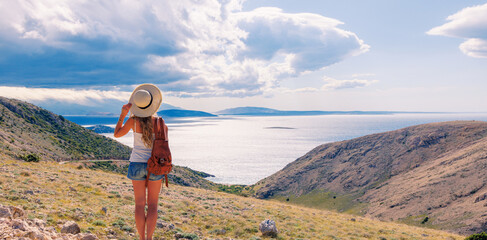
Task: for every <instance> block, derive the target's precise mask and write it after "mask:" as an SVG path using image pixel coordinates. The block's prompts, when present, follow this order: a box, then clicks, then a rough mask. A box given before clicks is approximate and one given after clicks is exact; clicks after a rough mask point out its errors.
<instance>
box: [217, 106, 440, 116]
mask: <svg viewBox="0 0 487 240" xmlns="http://www.w3.org/2000/svg"><path fill="white" fill-rule="evenodd" d="M396 113H428V112H401V111H321V110H311V111H297V110H289V111H288V110H277V109H273V108H264V107H250V106H248V107H235V108H227V109H224V110H220V111H218V112H216V114H218V115H237V116H239V115H240V116H313V115H389V114H396ZM435 113H441V112H435Z"/></svg>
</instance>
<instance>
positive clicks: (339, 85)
mask: <svg viewBox="0 0 487 240" xmlns="http://www.w3.org/2000/svg"><path fill="white" fill-rule="evenodd" d="M323 80H324V81H325V82H326V83H325V84H324V85H323V86H322V87H321V89H322V90H338V89H345V88H359V87H367V86H370V85H371V84H373V83H376V82H378V81H377V80H365V79H351V80H337V79H334V78H330V77H323Z"/></svg>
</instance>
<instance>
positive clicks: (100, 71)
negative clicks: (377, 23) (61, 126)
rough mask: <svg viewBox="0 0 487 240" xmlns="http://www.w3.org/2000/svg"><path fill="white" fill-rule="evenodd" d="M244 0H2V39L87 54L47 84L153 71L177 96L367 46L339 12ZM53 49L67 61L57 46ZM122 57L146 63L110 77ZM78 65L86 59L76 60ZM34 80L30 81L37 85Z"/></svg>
mask: <svg viewBox="0 0 487 240" xmlns="http://www.w3.org/2000/svg"><path fill="white" fill-rule="evenodd" d="M242 4H243V1H242V0H178V1H173V0H142V1H122V0H94V1H68V0H35V1H34V0H19V1H2V2H0V15H1V16H2V18H0V46H2V45H12V46H14V47H13V48H12V49H16V51H18V52H29V53H36V54H42V53H43V51H45V49H46V48H50V49H51V48H53V49H60V50H63V51H67V52H69V54H67V55H66V54H63V55H62V56H71V55H74V56H77V55H80V56H84V57H83V58H79V59H78V58H76V57H75V58H74V59H75V60H73V61H74V62H73V63H72V64H71V63H70V64H69V65H70V69H69V71H66V72H67V74H71V75H68V76H64V75H63V76H59V78H56V77H57V76H56V75H49V74H46V76H42V84H40V85H41V86H45V85H50V84H51V85H53V86H58V85H59V83H65V82H67V80H65V79H67V78H68V77H69V78H70V79H74V80H69V81H70V83H65V84H66V85H70V84H75V83H78V84H79V83H82V82H87V80H85V79H86V76H85V75H83V73H86V72H92V73H96V74H95V75H96V76H98V77H96V76H93V77H91V79H92V80H90V81H91V82H90V83H89V84H92V85H96V84H94V83H93V81H100V82H101V81H104V84H109V85H114V84H117V83H118V84H122V85H123V84H128V85H131V84H135V82H133V81H134V80H131V79H148V80H149V81H151V82H153V83H155V84H158V85H159V86H161V87H164V88H166V89H167V90H168V91H169V92H170V93H171V94H174V95H175V96H189V97H205V96H236V97H244V96H254V95H266V94H269V93H271V92H272V90H273V89H274V88H277V87H278V86H279V82H280V79H281V78H283V77H289V76H299V75H300V74H303V73H307V72H311V71H316V70H319V69H322V68H324V67H326V66H329V65H331V64H333V63H336V62H339V61H342V60H344V59H346V58H349V57H352V56H355V55H358V54H361V53H363V52H366V51H367V50H368V49H369V46H368V45H366V44H365V43H364V42H363V41H362V40H360V39H359V38H358V37H357V36H356V34H354V33H352V32H350V31H346V30H343V29H341V28H340V27H339V26H340V25H341V24H343V23H342V22H340V21H338V20H336V19H332V18H327V17H324V16H321V15H318V14H312V13H293V14H291V13H285V12H283V11H282V10H281V9H278V8H259V9H255V10H253V11H249V12H242V11H241V8H242ZM15 46H16V47H15ZM87 54H91V55H92V56H91V55H88V56H89V57H86V55H87ZM46 55H47V54H46ZM46 57H47V58H49V57H53V58H56V59H58V61H62V60H59V58H58V55H56V54H51V55H48V56H46ZM80 59H81V60H80ZM7 61H8V59H7ZM80 61H82V62H80ZM92 61H96V62H95V63H93V62H92ZM117 61H125V62H124V63H128V64H126V65H128V66H137V68H136V70H133V69H130V70H129V69H126V70H125V71H139V72H138V73H132V72H131V73H130V74H129V73H125V74H126V75H125V76H127V79H125V80H124V79H120V78H118V76H115V77H113V79H108V78H107V76H108V77H109V76H110V74H109V73H120V76H124V72H123V71H124V68H123V67H122V68H121V67H120V65H119V64H117ZM26 64H29V63H26ZM61 64H62V63H59V65H61ZM78 65H79V68H81V69H76V68H77V67H78ZM29 66H31V65H29ZM123 66H125V65H123ZM47 67H48V66H47ZM53 68H54V69H53V70H52V71H49V70H50V69H47V70H45V71H44V72H42V73H49V72H53V73H56V71H59V66H55V67H53ZM107 68H109V69H107ZM39 69H42V68H32V67H27V68H25V69H24V71H25V72H26V73H25V74H26V76H39V74H37V73H38V72H35V71H40V70H39ZM29 71H34V72H29ZM41 71H42V70H41ZM70 71H72V72H70ZM137 74H138V75H137ZM112 75H113V74H112ZM128 76H130V78H128ZM16 78H17V79H18V78H19V76H18V74H17V75H14V76H13V77H10V78H6V77H4V78H2V81H11V82H9V83H10V84H16V83H15V82H14V80H9V79H16ZM49 79H52V81H51V80H49ZM93 79H95V80H93ZM97 79H100V80H97ZM39 81H40V80H39ZM143 81H145V80H143ZM28 82H29V81H24V82H23V83H25V84H27V85H28V84H29V83H28ZM31 82H32V83H31V85H30V86H39V85H35V83H34V82H35V80H32V81H31Z"/></svg>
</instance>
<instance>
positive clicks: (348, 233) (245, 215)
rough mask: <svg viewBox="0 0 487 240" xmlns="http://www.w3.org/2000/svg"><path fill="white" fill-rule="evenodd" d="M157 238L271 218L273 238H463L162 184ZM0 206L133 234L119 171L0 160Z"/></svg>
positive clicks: (248, 225) (244, 235)
mask: <svg viewBox="0 0 487 240" xmlns="http://www.w3.org/2000/svg"><path fill="white" fill-rule="evenodd" d="M159 201H160V204H159V214H158V227H157V229H156V232H155V237H157V239H161V238H165V239H174V235H175V234H176V233H179V236H186V237H187V239H262V238H264V237H262V236H261V234H260V232H258V226H259V223H260V222H261V221H263V220H265V219H272V220H274V221H276V225H277V228H278V230H279V234H278V236H277V237H276V239H463V238H464V237H463V236H459V235H455V234H451V233H447V232H442V231H437V230H432V229H425V228H418V227H412V226H408V225H405V224H398V223H393V222H380V221H377V220H371V219H368V218H364V217H357V216H352V215H347V214H339V213H336V212H333V211H326V210H316V209H311V208H306V207H299V206H295V205H289V204H285V203H280V202H277V201H274V200H272V201H266V200H259V199H255V198H246V197H239V196H236V195H232V194H227V193H221V192H215V191H211V190H205V189H198V188H192V187H183V186H177V185H170V186H169V188H165V187H163V189H162V191H161V193H160V200H159ZM0 204H1V205H6V206H19V207H22V208H23V209H25V211H26V213H27V217H28V218H30V219H34V218H38V219H43V220H44V221H46V222H47V225H49V226H53V227H55V228H56V229H57V231H58V232H59V231H60V226H61V225H62V224H63V223H64V222H66V221H70V220H73V221H76V222H77V223H78V224H79V226H80V228H81V231H82V232H91V233H95V234H96V235H97V236H98V237H99V238H100V239H108V238H116V239H135V238H136V236H137V235H136V234H135V222H134V219H133V218H134V215H133V212H134V199H133V190H132V186H131V182H130V181H129V180H128V179H127V178H126V177H125V176H124V175H123V174H117V173H111V172H105V171H100V170H91V169H88V168H84V167H81V168H80V167H79V166H78V165H77V164H72V163H66V164H57V163H56V164H53V163H52V162H39V163H28V162H24V161H18V160H5V159H2V161H0Z"/></svg>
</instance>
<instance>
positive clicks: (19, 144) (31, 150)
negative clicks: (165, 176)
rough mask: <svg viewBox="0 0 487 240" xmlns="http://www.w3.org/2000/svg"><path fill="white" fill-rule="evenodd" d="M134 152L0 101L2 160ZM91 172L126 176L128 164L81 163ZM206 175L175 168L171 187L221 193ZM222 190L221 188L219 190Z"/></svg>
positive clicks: (38, 110) (49, 115)
mask: <svg viewBox="0 0 487 240" xmlns="http://www.w3.org/2000/svg"><path fill="white" fill-rule="evenodd" d="M131 151H132V149H131V148H130V147H128V146H125V145H123V144H121V143H119V142H117V141H115V140H113V139H111V138H107V137H105V136H102V135H99V134H97V133H95V132H93V131H91V130H88V129H85V128H84V127H82V126H79V125H78V124H76V123H73V122H71V121H69V120H66V119H65V118H64V117H63V116H60V115H56V114H54V113H52V112H49V111H47V110H45V109H42V108H40V107H37V106H35V105H33V104H30V103H27V102H24V101H20V100H16V99H9V98H4V97H0V159H24V160H28V161H76V160H83V159H90V160H92V159H118V160H122V159H126V160H128V158H129V156H130V152H131ZM78 164H81V165H84V166H85V167H90V168H92V169H102V170H105V171H113V172H118V173H125V174H126V173H127V168H128V161H104V162H88V163H87V162H79V163H78ZM208 176H209V175H208V174H206V173H202V172H198V171H194V170H192V169H189V168H186V167H179V166H174V171H173V172H172V174H171V175H170V176H169V181H170V182H171V183H175V184H180V185H183V186H193V187H201V188H212V189H218V188H219V187H218V186H220V185H217V184H215V183H213V182H210V181H208V180H206V179H204V178H205V177H208ZM220 188H221V187H220Z"/></svg>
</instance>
